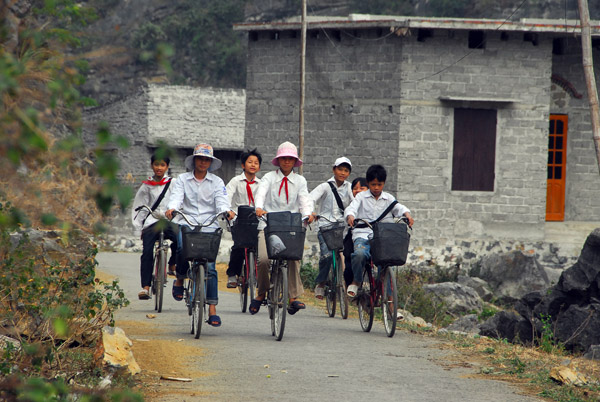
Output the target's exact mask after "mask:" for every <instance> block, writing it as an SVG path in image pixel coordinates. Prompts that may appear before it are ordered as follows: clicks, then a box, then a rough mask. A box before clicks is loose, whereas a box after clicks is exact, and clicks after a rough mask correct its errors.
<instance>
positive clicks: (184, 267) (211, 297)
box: [177, 225, 219, 305]
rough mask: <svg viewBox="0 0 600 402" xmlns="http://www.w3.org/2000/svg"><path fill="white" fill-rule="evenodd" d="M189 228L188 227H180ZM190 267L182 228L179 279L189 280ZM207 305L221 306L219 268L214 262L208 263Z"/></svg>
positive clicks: (178, 235) (178, 258) (179, 244)
mask: <svg viewBox="0 0 600 402" xmlns="http://www.w3.org/2000/svg"><path fill="white" fill-rule="evenodd" d="M180 226H187V225H180ZM189 267H190V265H189V262H188V261H186V260H185V258H183V235H182V234H181V227H180V228H179V233H178V234H177V279H185V278H187V271H188V269H189ZM206 268H207V270H206V274H207V276H206V304H214V305H217V304H219V278H218V277H217V268H216V264H215V263H214V262H208V263H206Z"/></svg>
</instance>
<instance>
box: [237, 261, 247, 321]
mask: <svg viewBox="0 0 600 402" xmlns="http://www.w3.org/2000/svg"><path fill="white" fill-rule="evenodd" d="M247 273H248V255H246V257H245V258H244V262H243V263H242V272H241V274H240V276H239V278H238V290H239V292H240V308H241V309H242V313H245V312H246V308H247V307H248V274H247Z"/></svg>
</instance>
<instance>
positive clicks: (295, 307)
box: [287, 300, 306, 315]
mask: <svg viewBox="0 0 600 402" xmlns="http://www.w3.org/2000/svg"><path fill="white" fill-rule="evenodd" d="M305 308H306V305H305V304H304V303H302V302H301V301H299V300H294V301H293V302H291V303H290V305H289V306H288V308H287V311H288V314H289V315H294V314H296V313H297V312H298V311H299V310H304V309H305Z"/></svg>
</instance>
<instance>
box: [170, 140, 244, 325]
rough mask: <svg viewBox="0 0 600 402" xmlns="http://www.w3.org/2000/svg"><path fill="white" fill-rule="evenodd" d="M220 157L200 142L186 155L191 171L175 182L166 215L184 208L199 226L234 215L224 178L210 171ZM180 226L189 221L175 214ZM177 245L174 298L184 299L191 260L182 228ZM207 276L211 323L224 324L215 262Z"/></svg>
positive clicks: (210, 229) (217, 163) (212, 263)
mask: <svg viewBox="0 0 600 402" xmlns="http://www.w3.org/2000/svg"><path fill="white" fill-rule="evenodd" d="M221 164H222V162H221V160H220V159H218V158H216V157H215V156H214V154H213V148H212V147H211V146H210V145H208V144H198V145H196V147H195V148H194V153H193V154H192V155H190V156H188V157H187V158H185V167H186V168H187V169H188V170H190V171H189V172H186V173H183V174H181V175H179V177H177V179H176V180H175V182H174V184H173V190H172V192H171V197H170V198H169V203H168V205H167V208H168V210H167V212H166V213H165V215H166V216H167V218H169V219H173V211H174V210H175V209H178V210H180V211H182V212H183V213H184V214H185V215H186V216H187V217H188V218H189V219H190V221H191V222H192V223H195V224H196V225H200V224H203V223H205V222H206V221H207V220H209V219H210V218H211V217H212V216H214V215H216V214H221V213H225V212H227V213H228V218H229V219H231V218H232V217H233V216H232V214H230V213H229V210H230V209H231V206H230V205H229V198H228V197H227V191H226V189H225V183H223V180H222V179H221V178H220V177H219V176H216V175H214V174H212V173H210V172H212V171H214V170H217V169H218V168H220V167H221ZM176 221H177V223H179V225H180V226H183V225H187V223H186V222H185V221H184V220H183V219H182V218H180V217H176ZM217 229H219V224H218V223H217V222H216V221H215V222H213V223H212V225H210V226H208V227H206V228H204V229H203V230H207V231H214V230H217ZM178 240H179V241H178V243H177V245H178V247H177V256H178V258H177V280H176V281H175V282H173V298H175V300H178V301H180V300H182V299H183V280H184V279H185V277H186V276H187V271H188V267H189V265H188V262H187V261H186V260H185V259H184V258H183V257H182V254H183V253H182V251H183V246H182V244H183V243H182V238H181V230H179V235H178ZM207 268H208V275H207V284H206V303H207V304H208V305H209V306H208V314H209V317H208V324H209V325H211V326H213V327H218V326H220V325H221V318H220V317H219V316H218V315H217V307H216V306H217V303H218V302H219V290H218V286H217V284H218V278H217V270H216V268H215V263H214V262H209V263H208V266H207Z"/></svg>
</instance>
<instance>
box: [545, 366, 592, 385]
mask: <svg viewBox="0 0 600 402" xmlns="http://www.w3.org/2000/svg"><path fill="white" fill-rule="evenodd" d="M550 378H552V379H553V380H554V381H556V382H559V383H561V384H565V385H576V386H582V385H585V384H587V379H586V378H585V376H584V375H583V374H582V373H579V372H578V371H577V370H576V369H575V368H574V367H567V366H557V367H552V369H550Z"/></svg>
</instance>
